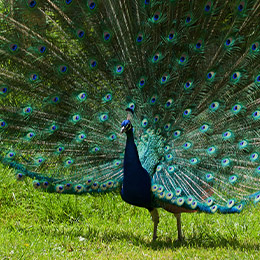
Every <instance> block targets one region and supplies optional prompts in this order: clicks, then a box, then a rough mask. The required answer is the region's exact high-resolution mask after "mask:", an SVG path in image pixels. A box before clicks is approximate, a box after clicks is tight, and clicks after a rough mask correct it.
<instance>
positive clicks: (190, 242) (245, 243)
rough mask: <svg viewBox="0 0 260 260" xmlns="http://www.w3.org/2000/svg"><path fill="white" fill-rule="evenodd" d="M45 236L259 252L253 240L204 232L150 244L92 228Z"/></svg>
mask: <svg viewBox="0 0 260 260" xmlns="http://www.w3.org/2000/svg"><path fill="white" fill-rule="evenodd" d="M41 231H42V232H43V233H45V234H46V235H51V236H53V235H55V236H56V237H59V236H64V235H65V236H69V237H70V238H71V239H75V238H76V239H77V238H78V237H84V238H85V239H86V240H88V241H93V242H95V241H97V240H102V242H105V243H107V244H109V243H111V241H126V242H128V243H129V244H130V245H131V244H132V245H135V246H142V247H146V248H150V249H153V250H161V249H173V250H174V249H178V248H181V247H187V248H206V249H207V248H213V249H214V248H229V249H230V248H231V249H238V250H240V251H244V250H246V251H248V250H260V243H258V242H256V241H255V240H254V241H253V240H250V239H249V240H248V239H247V238H240V239H239V238H238V237H237V236H236V235H231V234H230V235H228V234H226V235H223V234H221V233H214V234H208V233H205V232H203V231H202V232H201V233H196V234H192V235H191V236H190V237H186V238H185V239H184V240H183V241H178V240H174V238H172V237H163V235H161V236H159V237H158V238H157V240H156V241H153V242H152V236H151V237H147V236H146V237H140V236H139V235H136V234H133V233H132V232H131V231H129V232H128V231H125V230H120V231H118V230H112V229H108V230H107V231H104V230H100V229H98V228H96V227H93V226H87V225H86V226H84V227H82V226H81V227H80V228H77V227H75V228H73V227H70V228H69V229H67V228H65V229H64V228H63V229H60V228H54V227H53V228H51V229H45V228H42V230H41Z"/></svg>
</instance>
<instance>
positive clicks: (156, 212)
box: [150, 208, 159, 241]
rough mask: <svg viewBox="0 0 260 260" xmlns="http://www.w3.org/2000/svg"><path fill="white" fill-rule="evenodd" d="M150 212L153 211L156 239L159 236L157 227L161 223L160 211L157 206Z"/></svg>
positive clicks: (154, 235)
mask: <svg viewBox="0 0 260 260" xmlns="http://www.w3.org/2000/svg"><path fill="white" fill-rule="evenodd" d="M150 213H151V216H152V220H153V223H154V227H153V241H155V240H156V238H157V227H158V223H159V213H158V210H157V209H156V208H154V209H153V210H151V211H150Z"/></svg>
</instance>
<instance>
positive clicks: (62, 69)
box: [60, 65, 67, 73]
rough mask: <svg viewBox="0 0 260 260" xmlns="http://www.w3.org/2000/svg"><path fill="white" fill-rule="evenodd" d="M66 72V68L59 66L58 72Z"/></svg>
mask: <svg viewBox="0 0 260 260" xmlns="http://www.w3.org/2000/svg"><path fill="white" fill-rule="evenodd" d="M66 71H67V66H65V65H62V66H60V72H62V73H65V72H66Z"/></svg>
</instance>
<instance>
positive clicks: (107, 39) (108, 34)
mask: <svg viewBox="0 0 260 260" xmlns="http://www.w3.org/2000/svg"><path fill="white" fill-rule="evenodd" d="M110 37H111V34H110V33H109V32H104V34H103V38H104V40H105V41H109V40H110Z"/></svg>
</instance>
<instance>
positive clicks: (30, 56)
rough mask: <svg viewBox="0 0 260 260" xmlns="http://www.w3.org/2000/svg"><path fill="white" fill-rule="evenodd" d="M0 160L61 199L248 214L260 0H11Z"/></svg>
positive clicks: (2, 42)
mask: <svg viewBox="0 0 260 260" xmlns="http://www.w3.org/2000/svg"><path fill="white" fill-rule="evenodd" d="M0 9H1V12H0V21H1V23H0V161H1V163H2V164H3V165H5V167H10V168H13V169H14V172H15V176H16V178H17V179H18V180H19V181H20V180H23V179H24V178H26V177H29V178H32V185H33V186H34V187H35V188H36V189H39V190H43V191H47V192H56V193H60V194H76V195H83V194H86V193H100V194H102V193H107V192H115V193H116V192H118V193H120V195H121V197H122V199H123V200H124V201H125V202H126V203H129V204H131V205H134V206H138V207H143V208H146V209H148V210H149V212H150V213H151V216H152V220H153V222H154V230H153V240H155V239H156V238H157V226H158V223H159V214H158V210H157V209H158V208H163V209H165V210H166V211H168V212H171V213H173V214H174V215H175V217H176V218H177V229H178V239H179V240H181V239H182V238H183V236H182V231H181V213H185V212H186V213H193V212H206V213H209V214H214V213H216V212H218V213H223V214H226V213H240V212H241V211H242V210H243V208H245V206H246V205H248V204H256V203H257V202H259V200H260V63H259V58H260V22H259V21H260V1H259V0H243V1H239V0H238V1H237V0H235V1H227V0H209V1H207V0H202V1H195V0H194V1H192V0H190V1H180V0H132V1H128V0H103V1H101V0H12V1H11V0H10V1H8V0H7V1H6V0H5V1H4V0H2V1H0Z"/></svg>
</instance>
